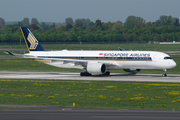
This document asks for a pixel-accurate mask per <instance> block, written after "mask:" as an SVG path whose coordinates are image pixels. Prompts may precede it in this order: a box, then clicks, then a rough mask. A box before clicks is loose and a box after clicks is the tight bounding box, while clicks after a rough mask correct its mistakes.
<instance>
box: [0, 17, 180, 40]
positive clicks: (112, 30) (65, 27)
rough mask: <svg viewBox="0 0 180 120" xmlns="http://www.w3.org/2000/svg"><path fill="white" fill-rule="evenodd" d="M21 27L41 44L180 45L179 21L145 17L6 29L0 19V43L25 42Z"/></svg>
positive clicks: (24, 22)
mask: <svg viewBox="0 0 180 120" xmlns="http://www.w3.org/2000/svg"><path fill="white" fill-rule="evenodd" d="M19 27H28V28H29V29H30V30H31V31H32V32H33V34H34V35H35V36H36V38H37V39H38V40H39V41H40V42H64V43H67V42H81V43H83V42H84V43H87V42H88V43H92V42H93V43H96V42H97V43H99V42H107V43H108V42H126V43H129V42H134V43H135V42H149V41H151V42H154V41H158V42H170V41H180V23H179V19H178V18H175V17H172V16H165V15H163V16H160V18H159V19H158V20H156V21H155V22H146V21H145V20H144V19H143V18H141V17H136V16H128V17H127V19H126V21H125V23H122V22H121V21H117V22H107V23H104V22H102V21H101V20H99V19H97V20H96V21H95V22H92V21H91V20H90V19H84V18H83V19H76V20H75V21H73V19H72V18H70V17H69V18H66V19H65V23H64V24H60V25H56V24H55V23H53V24H46V23H45V22H42V23H39V21H38V20H37V19H36V18H32V19H31V23H30V22H29V18H24V19H23V20H22V21H20V22H18V23H17V24H12V25H6V24H5V21H4V19H3V18H0V42H19V40H20V39H23V37H22V35H21V32H20V29H19Z"/></svg>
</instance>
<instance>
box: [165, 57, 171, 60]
mask: <svg viewBox="0 0 180 120" xmlns="http://www.w3.org/2000/svg"><path fill="white" fill-rule="evenodd" d="M164 59H165V60H168V59H172V58H171V57H164Z"/></svg>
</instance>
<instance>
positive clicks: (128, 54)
mask: <svg viewBox="0 0 180 120" xmlns="http://www.w3.org/2000/svg"><path fill="white" fill-rule="evenodd" d="M26 55H30V56H36V58H37V59H46V60H47V61H46V63H47V64H49V65H53V66H56V67H69V66H71V68H79V69H82V66H78V65H75V64H73V63H71V64H69V62H61V61H60V60H59V61H56V62H52V61H49V60H52V59H68V60H85V61H91V62H92V61H98V62H104V63H106V62H107V63H111V64H113V65H115V66H107V69H108V70H112V69H132V70H133V69H170V68H173V67H175V66H176V63H175V62H174V60H173V59H171V58H170V56H169V55H167V54H165V53H162V52H155V51H68V50H62V51H39V52H38V51H36V52H33V51H32V52H30V53H28V54H26Z"/></svg>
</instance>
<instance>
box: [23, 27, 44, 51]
mask: <svg viewBox="0 0 180 120" xmlns="http://www.w3.org/2000/svg"><path fill="white" fill-rule="evenodd" d="M20 29H21V32H22V35H23V37H24V40H25V43H26V46H27V48H28V51H44V49H43V47H42V46H41V45H40V44H39V42H38V40H37V39H36V38H35V37H34V35H33V34H32V33H31V31H30V30H29V29H28V28H27V27H20Z"/></svg>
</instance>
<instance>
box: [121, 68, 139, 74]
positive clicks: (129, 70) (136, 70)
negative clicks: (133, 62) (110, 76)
mask: <svg viewBox="0 0 180 120" xmlns="http://www.w3.org/2000/svg"><path fill="white" fill-rule="evenodd" d="M123 70H124V71H125V72H131V73H138V72H140V71H141V69H134V70H131V69H123Z"/></svg>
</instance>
